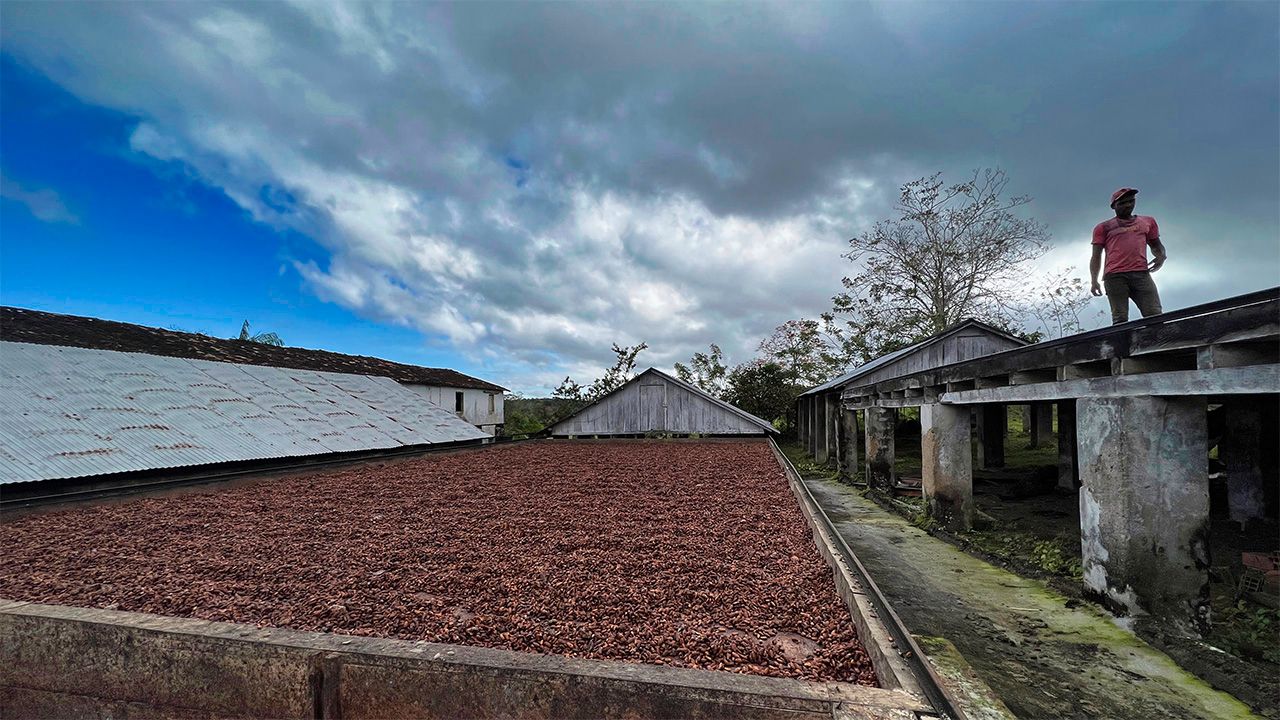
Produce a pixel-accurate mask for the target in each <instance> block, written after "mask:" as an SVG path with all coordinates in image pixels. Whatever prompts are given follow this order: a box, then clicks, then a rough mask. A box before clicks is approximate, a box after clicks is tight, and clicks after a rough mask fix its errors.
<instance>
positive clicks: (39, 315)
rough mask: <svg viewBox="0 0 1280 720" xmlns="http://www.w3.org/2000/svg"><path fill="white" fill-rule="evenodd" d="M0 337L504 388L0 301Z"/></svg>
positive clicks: (449, 374) (379, 362) (440, 373)
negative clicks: (64, 313) (5, 303)
mask: <svg viewBox="0 0 1280 720" xmlns="http://www.w3.org/2000/svg"><path fill="white" fill-rule="evenodd" d="M0 340H8V341H10V342H23V343H36V344H39V345H63V346H67V347H79V348H92V349H97V350H117V351H120V352H132V353H147V354H149V355H162V356H165V357H179V358H193V359H197V360H214V361H218V362H231V363H240V364H243V365H265V366H269V367H280V368H293V369H295V370H315V371H321V372H336V373H350V374H356V375H378V376H381V377H387V378H391V379H392V380H395V381H397V382H402V383H408V384H415V385H434V386H438V387H451V388H470V389H476V390H488V391H491V392H502V391H504V390H506V388H504V387H502V386H501V385H495V384H493V383H491V382H486V381H484V380H481V379H479V378H474V377H471V376H470V375H463V374H462V373H460V372H457V371H455V370H449V369H446V368H430V367H421V366H418V365H406V364H404V363H398V362H392V361H390V360H383V359H381V358H375V357H368V356H365V355H345V354H343V353H336V352H329V351H328V350H309V349H307V348H296V347H277V346H274V345H266V344H263V343H255V342H248V341H245V340H224V339H222V338H216V337H211V336H209V335H199V334H197V333H189V332H178V331H176V330H164V329H161V328H153V327H147V326H145V325H134V324H132V323H123V322H116V321H114V320H100V319H98V318H91V317H82V316H79V315H62V314H59V313H50V312H42V311H39V310H27V309H24V308H16V307H0Z"/></svg>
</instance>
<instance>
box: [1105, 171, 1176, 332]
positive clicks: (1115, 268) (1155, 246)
mask: <svg viewBox="0 0 1280 720" xmlns="http://www.w3.org/2000/svg"><path fill="white" fill-rule="evenodd" d="M1137 194H1138V191H1137V190H1135V189H1134V188H1128V187H1125V188H1120V189H1119V190H1117V191H1115V192H1113V193H1111V207H1112V209H1114V210H1115V211H1116V216H1115V217H1113V218H1111V219H1110V220H1106V221H1104V222H1100V223H1098V225H1097V227H1095V228H1094V229H1093V258H1092V259H1090V260H1089V276H1090V277H1091V278H1092V279H1093V287H1092V288H1091V289H1090V290H1091V292H1092V293H1093V294H1094V295H1101V294H1102V287H1101V286H1099V285H1098V271H1099V270H1100V269H1102V253H1103V251H1104V250H1105V251H1106V254H1107V270H1106V273H1104V274H1103V276H1102V284H1103V285H1105V286H1106V288H1107V301H1108V302H1110V303H1111V324H1112V325H1118V324H1120V323H1122V322H1127V321H1128V320H1129V298H1133V302H1134V303H1135V304H1137V306H1138V310H1139V311H1140V312H1141V313H1142V317H1150V316H1152V315H1159V314H1160V313H1161V312H1163V310H1161V309H1160V293H1159V292H1158V291H1157V290H1156V283H1155V281H1154V280H1152V279H1151V273H1153V272H1155V271H1157V270H1159V269H1160V267H1161V266H1162V265H1164V261H1165V258H1166V257H1167V256H1166V255H1165V252H1164V244H1163V243H1161V242H1160V227H1159V226H1158V225H1156V219H1155V218H1153V217H1148V216H1146V215H1134V214H1133V208H1134V205H1136V204H1137V200H1136V199H1135V198H1134V196H1135V195H1137ZM1148 245H1150V246H1151V250H1152V252H1154V253H1155V256H1156V258H1155V260H1152V261H1151V262H1150V263H1148V262H1147V246H1148Z"/></svg>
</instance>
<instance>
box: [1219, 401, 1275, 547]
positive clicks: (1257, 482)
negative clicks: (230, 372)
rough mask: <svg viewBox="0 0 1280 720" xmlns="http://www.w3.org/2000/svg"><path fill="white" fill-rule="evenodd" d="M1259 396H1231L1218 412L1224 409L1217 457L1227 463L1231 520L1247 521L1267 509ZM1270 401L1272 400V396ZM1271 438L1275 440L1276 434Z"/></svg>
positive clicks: (1243, 523)
mask: <svg viewBox="0 0 1280 720" xmlns="http://www.w3.org/2000/svg"><path fill="white" fill-rule="evenodd" d="M1261 402H1265V401H1264V400H1262V399H1261V398H1239V399H1236V398H1232V401H1230V402H1227V403H1226V404H1225V405H1224V406H1223V407H1222V409H1221V410H1220V411H1219V412H1223V413H1226V417H1225V418H1224V420H1225V421H1226V427H1225V428H1224V429H1223V433H1222V440H1220V441H1219V443H1218V459H1219V460H1221V461H1222V464H1223V465H1225V466H1226V472H1227V511H1228V513H1229V514H1230V517H1231V519H1232V520H1234V521H1236V522H1238V523H1240V524H1241V525H1246V524H1248V522H1249V521H1250V520H1255V519H1259V518H1261V517H1262V516H1263V515H1264V514H1265V511H1266V500H1265V497H1264V494H1263V481H1262V463H1261V452H1260V451H1261V448H1262V438H1263V435H1262V412H1261V407H1260V405H1259V403H1261ZM1271 402H1273V403H1274V402H1275V400H1274V399H1272V400H1271ZM1271 440H1272V441H1273V442H1274V441H1275V438H1274V437H1272V438H1271Z"/></svg>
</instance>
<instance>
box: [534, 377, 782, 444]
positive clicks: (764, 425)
mask: <svg viewBox="0 0 1280 720" xmlns="http://www.w3.org/2000/svg"><path fill="white" fill-rule="evenodd" d="M647 375H656V376H658V377H660V378H662V379H663V380H665V381H667V382H669V383H671V384H672V385H675V386H677V387H679V388H681V389H683V390H686V391H687V392H689V393H691V394H693V395H694V396H695V397H698V398H701V399H703V400H705V401H707V402H709V403H711V404H712V405H716V406H718V407H720V408H722V409H724V410H726V411H728V412H729V413H732V414H733V415H736V416H738V417H740V418H742V419H743V420H745V421H747V422H748V423H750V424H752V425H756V426H758V427H759V428H760V429H761V430H764V431H765V432H767V433H777V432H778V431H777V430H776V429H774V427H773V424H772V423H770V422H769V421H768V420H764V419H762V418H759V417H756V416H755V415H752V414H751V413H749V412H747V411H746V410H743V409H741V408H738V407H736V406H734V405H730V404H729V403H727V402H725V401H723V400H721V399H720V398H717V397H716V396H714V395H712V394H710V393H708V392H707V391H706V390H703V389H702V388H700V387H698V386H696V385H692V384H690V383H687V382H685V381H683V380H681V379H679V378H675V377H672V376H670V375H668V374H666V373H664V372H662V371H661V370H659V369H657V368H652V367H651V368H649V369H648V370H645V371H644V372H642V373H639V374H637V375H636V376H635V377H633V378H631V379H630V380H628V381H627V382H625V383H623V384H622V385H621V386H619V387H617V388H615V389H614V390H613V391H612V392H609V393H606V394H604V395H602V396H600V397H598V398H596V399H595V400H594V401H592V402H591V403H589V404H587V405H584V406H583V407H581V408H579V409H578V410H576V411H574V412H573V413H572V414H570V415H568V416H567V417H563V418H560V419H559V420H556V421H555V422H553V423H551V424H550V425H549V426H548V427H550V428H551V429H552V431H553V432H554V430H555V427H556V426H557V425H560V424H562V423H566V422H568V421H570V420H572V419H574V418H575V417H577V416H579V415H582V414H583V413H585V412H587V411H588V410H590V409H591V408H593V407H595V406H596V405H599V404H600V403H603V402H605V401H606V400H607V399H609V398H610V397H612V396H614V395H617V394H619V393H621V392H623V391H624V390H626V389H627V388H629V387H630V386H632V385H634V384H635V383H638V382H640V379H641V378H643V377H645V376H647Z"/></svg>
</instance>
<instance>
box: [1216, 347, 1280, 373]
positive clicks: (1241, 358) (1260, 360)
mask: <svg viewBox="0 0 1280 720" xmlns="http://www.w3.org/2000/svg"><path fill="white" fill-rule="evenodd" d="M1275 362H1280V343H1276V342H1250V343H1231V344H1228V345H1207V346H1205V347H1201V348H1196V367H1197V368H1199V369H1200V370H1213V369H1216V368H1228V367H1244V366H1246V365H1264V364H1267V363H1275Z"/></svg>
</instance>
